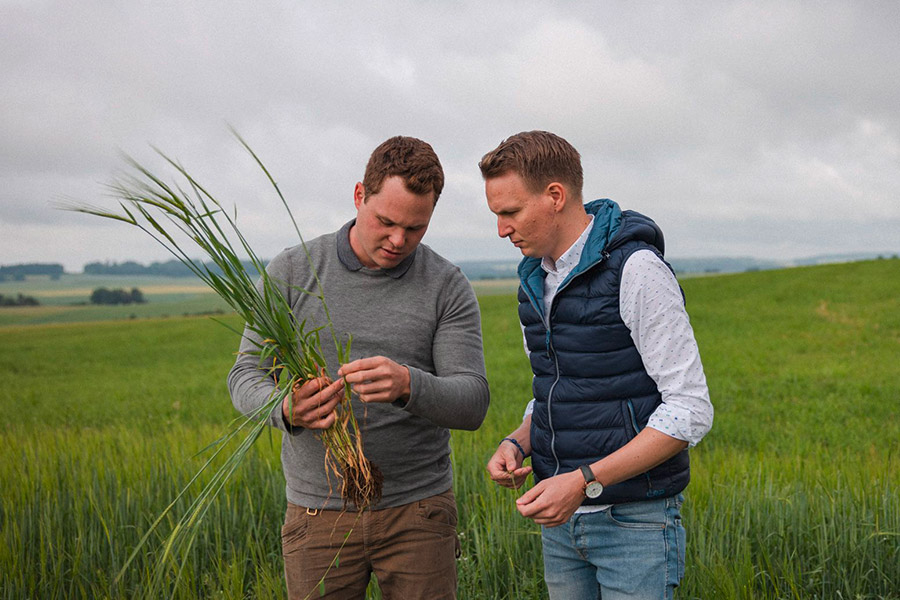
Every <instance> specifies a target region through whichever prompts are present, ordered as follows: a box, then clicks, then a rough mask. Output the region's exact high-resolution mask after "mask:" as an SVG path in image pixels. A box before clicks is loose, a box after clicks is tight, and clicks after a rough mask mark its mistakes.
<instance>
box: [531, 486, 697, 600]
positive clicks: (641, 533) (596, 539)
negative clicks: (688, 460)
mask: <svg viewBox="0 0 900 600" xmlns="http://www.w3.org/2000/svg"><path fill="white" fill-rule="evenodd" d="M683 501H684V498H683V496H681V494H679V495H677V496H674V497H672V498H663V499H661V500H645V501H641V502H629V503H626V504H616V505H613V506H612V507H610V508H609V509H607V510H604V511H602V512H594V513H584V514H577V513H576V514H574V515H572V517H571V518H570V519H569V520H568V522H566V523H564V524H562V525H560V526H558V527H542V528H541V539H542V542H543V548H544V581H545V582H546V584H547V588H548V589H549V590H550V598H551V600H582V599H588V598H590V599H591V600H597V599H600V598H602V600H664V599H671V598H672V597H673V594H674V591H675V587H676V586H677V585H678V583H679V582H680V581H681V578H682V576H683V575H684V544H685V531H684V527H683V526H682V524H681V503H682V502H683Z"/></svg>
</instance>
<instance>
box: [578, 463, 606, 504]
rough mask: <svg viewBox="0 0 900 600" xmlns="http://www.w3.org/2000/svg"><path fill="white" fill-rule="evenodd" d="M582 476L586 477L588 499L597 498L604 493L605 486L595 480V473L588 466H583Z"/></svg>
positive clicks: (585, 491) (585, 489)
mask: <svg viewBox="0 0 900 600" xmlns="http://www.w3.org/2000/svg"><path fill="white" fill-rule="evenodd" d="M581 474H582V475H584V495H585V496H587V497H588V498H597V497H598V496H600V494H602V493H603V484H602V483H600V482H599V481H597V480H596V479H595V478H594V472H593V471H591V468H590V467H589V466H587V465H581Z"/></svg>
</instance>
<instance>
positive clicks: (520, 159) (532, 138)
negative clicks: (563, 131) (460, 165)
mask: <svg viewBox="0 0 900 600" xmlns="http://www.w3.org/2000/svg"><path fill="white" fill-rule="evenodd" d="M478 167H479V168H480V169H481V176H482V177H484V178H485V179H491V178H494V177H500V176H501V175H506V174H507V173H515V174H517V175H518V176H519V177H521V178H522V181H523V182H524V183H525V186H526V187H527V188H528V189H529V190H530V191H531V192H533V193H540V192H541V191H543V189H544V188H545V187H546V186H547V185H548V184H549V183H551V182H554V181H558V182H560V183H563V184H565V185H567V186H568V187H569V188H570V191H571V192H572V193H574V194H575V196H576V197H577V198H579V199H580V198H581V188H582V187H583V186H584V172H583V171H582V170H581V155H580V154H578V150H576V149H575V147H574V146H572V144H570V143H569V142H567V141H566V140H564V139H563V138H561V137H559V136H558V135H556V134H553V133H550V132H549V131H523V132H522V133H517V134H516V135H513V136H510V137H508V138H506V139H505V140H503V141H502V142H500V145H499V146H497V147H496V148H494V149H493V150H491V151H490V152H488V153H487V154H485V155H484V156H483V157H482V159H481V162H479V163H478Z"/></svg>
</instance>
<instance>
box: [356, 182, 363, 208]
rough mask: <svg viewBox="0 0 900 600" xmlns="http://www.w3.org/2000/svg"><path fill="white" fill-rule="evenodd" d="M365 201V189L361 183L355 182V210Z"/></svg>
mask: <svg viewBox="0 0 900 600" xmlns="http://www.w3.org/2000/svg"><path fill="white" fill-rule="evenodd" d="M365 201H366V188H365V187H364V186H363V184H362V182H360V181H357V182H356V186H354V188H353V204H354V206H356V208H359V207H360V205H361V204H362V203H363V202H365Z"/></svg>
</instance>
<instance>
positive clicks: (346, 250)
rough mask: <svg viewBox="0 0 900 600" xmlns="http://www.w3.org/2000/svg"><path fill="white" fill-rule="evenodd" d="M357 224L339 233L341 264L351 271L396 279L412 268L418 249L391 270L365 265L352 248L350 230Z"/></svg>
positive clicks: (352, 222) (352, 221)
mask: <svg viewBox="0 0 900 600" xmlns="http://www.w3.org/2000/svg"><path fill="white" fill-rule="evenodd" d="M355 224H356V219H352V220H350V221H348V222H347V223H345V224H344V226H343V227H341V228H340V230H339V231H338V232H337V255H338V259H339V260H340V261H341V264H342V265H344V266H345V267H346V268H347V269H348V270H350V271H363V272H364V273H372V274H375V273H384V274H385V275H388V276H390V277H393V278H394V279H399V278H401V277H403V276H404V275H405V274H406V272H407V271H409V268H410V267H411V266H412V264H413V261H414V260H415V258H416V252H417V251H418V250H419V248H418V247H416V249H415V250H413V251H412V254H410V255H409V256H407V257H406V258H404V259H403V260H402V261H401V262H400V264H398V265H397V266H396V267H391V268H390V269H370V268H368V267H366V266H365V265H363V264H362V263H361V262H360V261H359V258H357V256H356V253H355V252H354V251H353V248H352V247H351V246H350V229H351V228H352V227H353V226H354V225H355Z"/></svg>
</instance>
